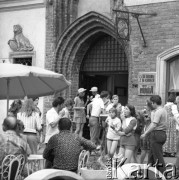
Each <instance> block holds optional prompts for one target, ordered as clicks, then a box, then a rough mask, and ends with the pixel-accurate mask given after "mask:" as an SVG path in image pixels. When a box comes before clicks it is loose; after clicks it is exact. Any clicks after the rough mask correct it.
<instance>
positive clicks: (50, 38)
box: [44, 0, 78, 114]
mask: <svg viewBox="0 0 179 180" xmlns="http://www.w3.org/2000/svg"><path fill="white" fill-rule="evenodd" d="M77 5H78V0H52V3H51V4H50V3H48V1H47V0H46V57H45V68H46V69H48V70H52V71H55V72H59V73H62V70H63V68H64V67H61V68H59V69H57V67H56V66H57V57H56V46H57V42H58V39H59V37H60V35H61V34H62V33H63V31H64V30H65V29H66V28H67V27H68V26H69V25H70V24H71V23H72V22H73V21H74V20H75V19H76V17H77V7H78V6H77ZM67 79H68V77H67ZM68 80H69V79H68ZM68 91H69V90H67V91H66V92H63V93H60V94H59V95H63V96H64V97H66V96H67V95H68ZM56 96H58V95H56ZM53 99H54V96H48V97H46V98H44V114H46V112H47V110H49V108H51V106H52V105H51V104H52V101H53Z"/></svg>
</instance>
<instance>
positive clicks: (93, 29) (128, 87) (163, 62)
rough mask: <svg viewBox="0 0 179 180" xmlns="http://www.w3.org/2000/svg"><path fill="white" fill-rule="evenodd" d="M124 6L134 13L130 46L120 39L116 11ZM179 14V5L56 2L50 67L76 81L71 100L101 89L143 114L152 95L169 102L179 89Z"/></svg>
mask: <svg viewBox="0 0 179 180" xmlns="http://www.w3.org/2000/svg"><path fill="white" fill-rule="evenodd" d="M122 3H124V4H123V6H125V7H122V10H123V11H124V10H126V11H128V12H132V13H129V28H130V29H129V32H130V40H129V41H124V40H123V39H121V38H119V37H118V36H117V34H116V31H117V26H116V23H115V12H114V11H113V9H118V10H121V4H122ZM132 3H133V4H132ZM71 8H72V9H71ZM178 9H179V2H178V1H173V0H169V1H167V0H151V1H140V0H138V1H135V2H132V1H129V0H126V1H124V2H123V1H121V0H105V1H104V0H98V1H93V0H90V1H89V0H81V1H80V0H79V1H77V0H69V1H51V5H49V7H48V12H49V13H48V18H47V21H46V25H47V29H48V31H49V32H48V33H47V34H46V39H49V41H47V42H46V57H48V58H46V61H45V67H46V68H48V69H51V70H54V71H56V72H60V73H63V74H64V75H65V76H66V77H67V79H69V80H71V81H72V86H71V87H70V88H69V90H68V91H66V96H71V97H74V96H75V95H76V92H77V89H78V88H79V87H84V88H87V89H90V88H91V87H92V86H98V88H99V91H101V90H108V91H110V92H111V94H118V95H119V96H120V101H121V102H122V104H125V103H127V102H128V103H131V104H133V105H135V106H136V107H137V108H138V109H141V108H143V107H144V106H145V101H146V99H147V98H149V96H150V95H152V94H159V95H160V96H161V97H162V100H163V103H165V102H166V100H167V97H168V94H169V92H178V90H179V88H178V83H179V82H178V73H177V69H178V53H179V51H178V48H179V46H178V39H179V33H178V25H179V17H178V16H179V11H178ZM133 13H137V17H136V16H135V14H133ZM137 20H138V21H139V23H138V21H137ZM140 28H141V29H140ZM173 72H175V73H173ZM177 82H178V83H177Z"/></svg>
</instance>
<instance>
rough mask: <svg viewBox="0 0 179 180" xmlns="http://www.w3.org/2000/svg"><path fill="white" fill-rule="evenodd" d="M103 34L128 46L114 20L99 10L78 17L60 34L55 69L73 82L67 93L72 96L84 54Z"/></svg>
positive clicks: (77, 84) (77, 82) (74, 92)
mask: <svg viewBox="0 0 179 180" xmlns="http://www.w3.org/2000/svg"><path fill="white" fill-rule="evenodd" d="M103 35H110V36H111V37H113V38H114V39H116V40H117V41H118V43H119V44H120V45H121V47H123V49H124V47H126V46H125V42H123V40H120V39H118V38H117V37H116V29H115V24H114V22H113V21H112V20H111V19H109V18H108V17H106V16H104V15H102V14H99V13H97V12H90V13H87V14H85V15H84V16H82V17H80V18H78V19H77V20H75V21H74V22H73V23H72V24H71V25H70V26H68V28H67V29H66V30H65V31H64V33H63V34H62V35H61V36H60V38H59V40H58V43H57V46H56V52H55V56H56V64H55V70H56V72H59V73H63V74H64V75H65V76H66V77H67V79H69V80H71V82H72V86H71V87H70V88H69V91H68V92H66V95H70V96H71V97H74V96H75V95H76V92H77V89H78V88H79V74H80V67H81V63H82V61H83V59H84V56H85V54H86V52H87V51H88V50H89V48H90V47H91V45H92V44H93V43H94V42H95V40H96V38H98V37H100V36H103ZM124 51H125V52H126V54H127V51H128V49H124Z"/></svg>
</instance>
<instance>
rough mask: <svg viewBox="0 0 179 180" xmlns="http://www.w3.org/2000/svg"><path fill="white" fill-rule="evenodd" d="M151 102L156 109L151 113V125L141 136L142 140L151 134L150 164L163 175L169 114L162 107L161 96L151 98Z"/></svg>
mask: <svg viewBox="0 0 179 180" xmlns="http://www.w3.org/2000/svg"><path fill="white" fill-rule="evenodd" d="M150 101H151V104H152V107H153V109H154V110H153V111H152V113H151V124H150V125H149V127H148V129H147V130H146V131H145V132H144V134H142V135H141V138H145V137H146V136H147V135H148V134H149V133H150V136H149V139H150V151H149V156H148V163H149V164H152V165H155V166H156V167H157V169H158V170H159V171H160V172H161V173H163V172H164V171H165V169H166V168H165V161H164V158H163V145H164V144H165V141H166V138H167V135H166V123H167V112H166V110H165V109H164V107H162V106H161V104H162V100H161V97H160V96H159V95H153V96H151V97H150Z"/></svg>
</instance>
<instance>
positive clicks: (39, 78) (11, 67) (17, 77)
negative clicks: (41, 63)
mask: <svg viewBox="0 0 179 180" xmlns="http://www.w3.org/2000/svg"><path fill="white" fill-rule="evenodd" d="M69 85H70V82H69V81H67V80H66V79H65V77H64V76H63V75H62V74H58V73H55V72H52V71H49V70H45V69H43V68H39V67H34V66H25V65H21V64H9V63H0V99H7V110H8V107H9V99H21V98H24V97H25V96H27V97H28V98H33V97H41V96H47V95H52V94H54V93H56V92H60V91H63V90H64V89H66V88H68V86H69Z"/></svg>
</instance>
